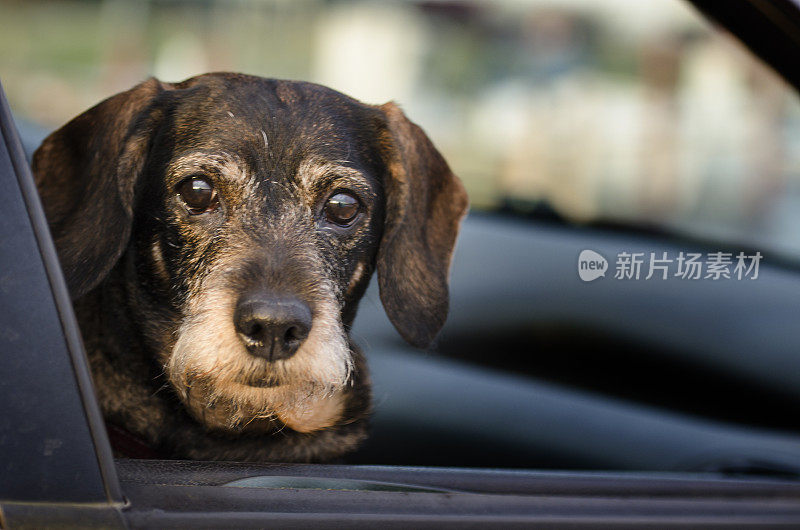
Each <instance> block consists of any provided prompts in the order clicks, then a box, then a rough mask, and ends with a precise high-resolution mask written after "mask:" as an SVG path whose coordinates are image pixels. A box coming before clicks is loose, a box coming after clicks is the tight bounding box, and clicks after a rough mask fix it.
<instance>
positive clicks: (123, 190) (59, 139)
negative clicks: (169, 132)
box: [33, 78, 167, 299]
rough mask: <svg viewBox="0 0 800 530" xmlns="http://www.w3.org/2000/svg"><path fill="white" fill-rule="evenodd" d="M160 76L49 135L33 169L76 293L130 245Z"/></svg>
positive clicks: (90, 285) (97, 279) (94, 282)
mask: <svg viewBox="0 0 800 530" xmlns="http://www.w3.org/2000/svg"><path fill="white" fill-rule="evenodd" d="M166 87H167V85H165V84H163V83H161V82H159V81H158V80H156V79H152V78H151V79H148V80H147V81H145V82H143V83H141V84H139V85H137V86H135V87H134V88H132V89H130V90H128V91H127V92H122V93H120V94H117V95H116V96H112V97H110V98H108V99H106V100H105V101H102V102H101V103H99V104H97V105H96V106H94V107H92V108H91V109H89V110H87V111H86V112H84V113H83V114H81V115H80V116H78V117H76V118H74V119H73V120H72V121H70V122H69V123H67V124H66V125H64V126H63V127H61V128H60V129H58V130H57V131H55V132H54V133H53V134H51V135H50V136H48V137H47V138H46V139H45V140H44V142H42V145H41V146H40V147H39V148H38V149H37V150H36V152H35V153H34V155H33V173H34V175H35V178H36V185H37V187H38V188H39V196H40V197H41V199H42V204H43V206H44V209H45V213H46V214H47V219H48V222H49V224H50V230H51V233H52V235H53V239H54V241H55V245H56V249H57V250H58V255H59V258H60V261H61V267H62V269H63V271H64V275H65V277H66V280H67V285H68V286H69V290H70V293H71V295H72V297H73V299H76V298H79V297H80V296H82V295H83V294H85V293H86V292H88V291H90V290H91V289H92V288H94V287H95V286H96V285H97V284H98V283H99V282H100V281H101V280H102V279H103V278H105V276H106V275H107V274H108V272H109V271H110V270H111V268H112V267H113V266H114V264H115V263H116V262H117V260H118V259H119V257H120V256H121V255H122V253H123V251H124V250H125V247H126V246H127V244H128V239H129V237H130V233H131V224H132V219H133V196H134V187H135V184H136V181H137V179H138V177H139V175H140V173H141V172H142V169H143V165H144V159H145V156H146V152H147V150H148V148H149V138H150V136H151V135H150V129H151V128H152V123H151V122H152V120H151V119H150V118H149V113H148V109H149V108H150V107H151V106H152V104H153V101H154V100H155V98H156V96H157V95H158V94H159V93H160V92H162V91H163V90H165V89H166Z"/></svg>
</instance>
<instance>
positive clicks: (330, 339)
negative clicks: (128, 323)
mask: <svg viewBox="0 0 800 530" xmlns="http://www.w3.org/2000/svg"><path fill="white" fill-rule="evenodd" d="M34 172H35V174H36V177H37V184H38V185H39V188H40V194H41V195H42V199H43V203H44V205H45V208H46V210H47V213H48V217H49V219H50V223H51V227H52V230H53V235H54V238H55V241H56V245H57V247H58V249H59V254H60V257H61V259H62V265H63V267H64V270H65V274H66V276H67V280H68V283H69V285H70V288H71V290H72V293H73V297H80V296H82V295H83V294H84V293H86V292H88V291H90V290H92V289H94V288H95V287H97V286H98V285H99V284H100V283H101V282H102V281H103V280H104V279H105V278H106V277H107V276H108V274H109V272H110V271H111V270H112V269H114V268H115V267H116V268H117V269H116V270H118V271H120V272H121V274H123V275H124V277H125V278H126V282H125V283H126V286H127V290H128V300H129V303H130V305H131V311H132V313H133V314H134V315H136V316H138V317H140V318H141V323H140V326H141V329H142V332H143V336H144V337H146V340H147V341H148V344H149V346H150V348H151V349H152V350H153V352H154V355H155V357H156V360H157V362H159V363H160V364H161V365H163V366H164V369H165V373H166V375H167V377H168V379H169V381H170V383H171V384H172V386H173V388H174V389H175V391H176V394H177V395H178V396H179V397H180V399H181V400H182V402H183V404H184V405H185V407H186V409H187V410H188V411H189V412H190V413H191V414H192V416H193V417H194V418H195V419H196V420H198V421H200V422H201V423H203V424H204V425H205V426H206V427H208V428H210V429H219V430H228V431H230V430H233V431H241V430H249V431H252V430H255V431H269V430H273V429H277V428H284V427H285V426H288V427H290V428H292V429H294V430H296V431H299V432H313V431H317V430H320V429H323V428H326V427H331V426H334V425H336V424H337V423H338V422H341V421H346V420H347V417H346V416H347V407H348V400H347V394H348V385H349V384H350V383H351V382H352V377H353V370H354V359H353V358H352V353H351V348H350V344H349V339H348V336H347V326H349V324H350V323H351V322H352V319H353V317H354V316H355V310H356V305H357V303H358V300H359V298H360V297H361V295H362V294H363V292H364V290H365V289H366V286H367V284H368V282H369V279H370V276H371V275H372V272H373V270H375V269H377V270H378V276H379V281H380V287H381V299H382V300H383V303H384V306H385V308H386V310H387V313H388V314H389V316H390V318H391V319H392V321H393V322H394V324H395V326H396V327H397V328H398V330H399V331H400V332H401V334H402V335H403V336H404V337H405V338H406V339H407V340H408V341H409V342H411V343H413V344H415V345H425V344H427V343H428V342H430V341H431V340H432V339H433V337H434V335H435V334H436V333H437V332H438V330H439V328H440V327H441V325H442V323H443V321H444V318H445V316H446V310H447V272H448V267H449V262H450V257H451V254H452V250H453V245H454V242H455V236H456V232H457V228H458V223H459V221H460V219H461V217H462V216H463V214H464V211H465V209H466V195H465V194H464V191H463V189H462V187H461V185H460V183H459V182H458V179H457V178H455V177H454V176H453V174H452V173H451V172H450V170H449V169H448V167H447V164H446V163H445V162H444V160H443V159H442V158H441V156H440V155H439V154H438V152H437V151H436V150H435V148H434V147H433V146H432V145H431V143H430V141H429V140H428V139H427V137H426V136H425V135H424V133H422V131H421V130H420V129H419V128H417V127H416V126H414V125H413V124H411V123H410V122H409V121H408V120H407V119H406V118H405V116H404V115H403V114H402V112H400V111H399V109H397V107H396V106H394V105H392V104H387V105H384V106H381V107H374V106H369V105H364V104H361V103H359V102H357V101H355V100H353V99H351V98H348V97H346V96H344V95H342V94H339V93H337V92H334V91H332V90H330V89H327V88H324V87H320V86H318V85H312V84H308V83H296V82H285V81H275V80H266V79H260V78H255V77H249V76H241V75H234V74H212V75H207V76H200V77H197V78H193V79H190V80H187V81H185V82H183V83H180V84H175V85H170V84H164V83H160V82H158V81H156V80H150V81H147V82H145V83H143V84H141V85H139V86H137V87H135V88H133V89H132V90H130V91H128V92H125V93H122V94H119V95H117V96H114V97H113V98H110V99H108V100H106V101H104V102H103V103H101V104H100V105H98V106H97V107H94V108H93V109H90V110H89V111H87V112H86V113H85V114H83V115H81V116H79V117H78V118H76V119H75V120H73V121H72V122H70V123H69V124H67V125H66V126H64V127H63V128H62V129H60V130H59V131H57V132H56V133H54V134H53V135H51V136H50V137H49V138H48V139H47V140H45V142H44V143H43V145H42V147H41V148H40V149H39V150H38V151H37V153H36V154H35V157H34Z"/></svg>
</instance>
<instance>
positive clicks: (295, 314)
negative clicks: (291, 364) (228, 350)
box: [233, 291, 312, 362]
mask: <svg viewBox="0 0 800 530" xmlns="http://www.w3.org/2000/svg"><path fill="white" fill-rule="evenodd" d="M311 318H312V317H311V310H310V309H309V307H308V304H306V303H305V302H303V301H301V300H299V299H298V298H296V297H293V296H286V295H283V296H280V295H275V294H272V293H269V292H266V291H256V292H252V293H248V294H246V295H244V296H242V297H241V298H240V299H239V301H238V302H237V304H236V310H235V311H234V314H233V322H234V326H235V327H236V331H237V333H238V334H239V338H240V339H241V340H242V342H243V343H244V345H245V347H246V348H247V351H248V353H250V355H253V356H255V357H261V358H264V359H266V360H268V361H270V362H271V361H278V360H282V359H289V358H290V357H292V356H293V355H294V354H295V352H296V351H297V350H298V348H300V346H301V345H302V344H303V341H305V340H306V337H308V334H309V332H310V331H311Z"/></svg>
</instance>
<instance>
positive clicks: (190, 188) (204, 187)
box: [176, 177, 219, 215]
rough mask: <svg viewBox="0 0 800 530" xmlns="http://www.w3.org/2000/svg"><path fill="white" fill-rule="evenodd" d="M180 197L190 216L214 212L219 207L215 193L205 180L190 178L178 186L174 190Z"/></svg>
mask: <svg viewBox="0 0 800 530" xmlns="http://www.w3.org/2000/svg"><path fill="white" fill-rule="evenodd" d="M176 191H177V192H178V195H180V196H181V199H182V200H183V202H184V204H185V205H186V209H187V210H189V213H190V214H192V215H198V214H201V213H205V212H210V211H212V210H216V209H217V206H219V201H218V200H217V191H216V190H215V189H214V186H212V185H211V183H210V182H208V181H207V180H206V179H203V178H200V177H191V178H188V179H186V180H184V181H183V182H181V183H180V184H178V188H177V190H176Z"/></svg>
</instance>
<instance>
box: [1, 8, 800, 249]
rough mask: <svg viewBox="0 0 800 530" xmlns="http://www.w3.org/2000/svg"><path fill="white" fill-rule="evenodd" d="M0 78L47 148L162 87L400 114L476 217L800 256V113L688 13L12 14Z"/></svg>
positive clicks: (734, 46) (784, 90) (790, 98)
mask: <svg viewBox="0 0 800 530" xmlns="http://www.w3.org/2000/svg"><path fill="white" fill-rule="evenodd" d="M0 27H2V31H0V49H2V53H0V79H1V80H2V82H3V85H4V87H5V90H6V92H7V94H8V98H9V100H10V103H11V106H12V109H13V110H14V111H15V113H16V114H17V116H18V117H20V118H22V119H23V120H29V121H30V122H32V123H36V124H40V125H42V126H44V127H46V128H47V129H52V128H55V127H57V126H59V125H60V124H62V123H64V122H66V121H67V120H68V119H70V118H71V117H73V116H75V115H77V114H79V113H80V112H82V111H83V110H85V109H86V108H88V107H89V106H91V105H93V104H95V103H97V102H98V101H100V100H101V99H104V98H105V97H108V96H110V95H112V94H114V93H116V92H119V91H121V90H125V89H127V88H129V87H130V86H132V85H134V84H136V83H138V82H139V81H141V80H142V79H144V78H145V77H147V76H150V75H155V76H157V77H159V78H160V79H162V80H165V81H178V80H181V79H184V78H186V77H190V76H192V75H195V74H198V73H203V72H207V71H219V70H231V71H240V72H245V73H250V74H256V75H261V76H266V77H281V78H293V79H303V80H309V81H315V82H319V83H323V84H326V85H329V86H331V87H333V88H335V89H338V90H341V91H343V92H345V93H348V94H350V95H352V96H354V97H356V98H359V99H361V100H363V101H366V102H369V103H382V102H384V101H387V100H391V99H393V100H396V101H398V102H399V103H400V104H401V105H402V106H403V107H404V109H405V110H406V113H407V114H408V115H409V116H410V117H411V118H412V119H413V120H414V121H416V122H418V123H419V124H420V125H421V126H422V127H423V128H424V129H425V130H426V131H427V132H428V134H429V135H430V136H431V138H432V139H433V141H434V143H436V144H437V146H439V148H440V149H441V150H442V152H443V153H444V155H445V157H446V158H447V159H448V160H449V161H450V163H451V165H452V166H453V168H454V170H455V171H456V173H457V174H458V175H459V176H461V178H462V179H463V180H464V182H465V184H466V185H467V188H468V190H469V192H470V195H471V198H472V203H473V208H477V209H497V208H505V209H507V210H512V211H515V212H522V213H525V212H529V211H535V212H541V211H546V212H550V214H551V215H558V216H563V217H564V218H566V219H567V220H569V221H571V222H577V223H581V222H590V221H611V222H618V223H623V224H626V225H635V226H650V227H652V226H655V227H661V228H664V229H666V230H669V231H673V232H677V233H682V234H688V235H691V236H695V237H701V238H706V239H712V240H720V241H725V242H728V243H736V244H746V245H750V246H753V247H755V248H758V249H764V250H773V251H779V252H782V253H784V254H786V255H789V256H795V257H800V231H798V230H797V229H796V228H795V227H796V226H798V225H800V105H798V98H797V95H796V94H795V93H794V92H792V91H791V90H790V89H789V88H788V87H787V86H786V85H785V84H784V83H783V82H782V81H781V80H780V79H779V78H777V76H776V75H775V74H774V73H773V72H771V71H769V70H767V69H766V67H764V66H763V65H761V64H760V63H758V62H757V61H756V60H755V59H753V58H752V57H751V56H750V55H749V54H748V52H747V51H745V50H744V49H743V48H742V47H741V46H740V45H739V44H738V43H737V42H736V41H735V40H734V39H733V38H731V37H730V36H728V35H725V34H723V33H720V32H717V31H716V30H714V29H713V28H711V27H710V26H709V24H708V23H707V22H706V21H705V20H703V19H702V18H701V17H700V16H699V15H698V14H697V13H696V12H694V10H693V9H692V8H691V7H690V6H688V5H687V4H685V3H683V2H681V1H679V0H648V1H646V2H642V1H640V0H597V1H589V0H562V1H546V0H506V1H495V2H468V1H459V2H450V1H448V2H437V1H427V2H411V1H384V2H352V1H322V0H294V1H291V0H285V1H279V0H198V1H188V0H184V1H178V0H142V1H125V0H96V1H53V0H49V1H41V0H25V1H22V0H17V1H9V0H2V1H0Z"/></svg>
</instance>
